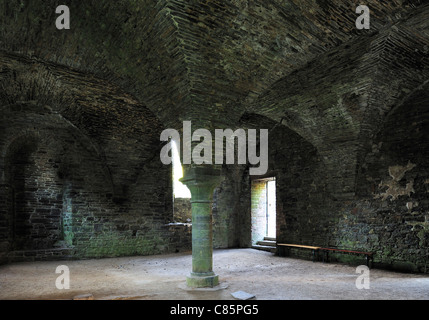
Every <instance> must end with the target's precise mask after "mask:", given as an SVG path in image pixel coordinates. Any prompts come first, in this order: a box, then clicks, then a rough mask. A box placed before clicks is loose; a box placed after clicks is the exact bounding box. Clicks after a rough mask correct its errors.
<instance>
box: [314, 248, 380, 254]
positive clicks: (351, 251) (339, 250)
mask: <svg viewBox="0 0 429 320" xmlns="http://www.w3.org/2000/svg"><path fill="white" fill-rule="evenodd" d="M320 249H321V250H330V251H337V252H347V253H358V254H366V255H373V253H372V252H363V251H354V250H346V249H336V248H320Z"/></svg>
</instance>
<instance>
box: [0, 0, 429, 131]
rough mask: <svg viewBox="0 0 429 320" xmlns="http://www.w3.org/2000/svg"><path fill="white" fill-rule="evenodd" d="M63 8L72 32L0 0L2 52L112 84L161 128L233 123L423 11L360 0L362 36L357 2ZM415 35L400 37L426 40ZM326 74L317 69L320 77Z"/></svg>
mask: <svg viewBox="0 0 429 320" xmlns="http://www.w3.org/2000/svg"><path fill="white" fill-rule="evenodd" d="M63 2H64V3H63V4H66V5H68V6H69V7H70V12H71V30H57V29H56V28H55V20H56V18H57V16H58V15H57V14H55V8H56V6H57V5H58V4H57V1H53V0H50V1H46V0H43V1H42V0H39V1H34V0H33V1H29V0H10V1H3V2H2V3H1V4H0V15H1V20H0V21H1V22H0V24H1V28H0V30H1V31H0V43H1V48H2V49H3V50H6V51H12V52H16V53H20V54H23V55H27V56H32V57H37V58H39V59H42V60H44V61H48V62H52V63H58V64H61V65H65V66H68V67H72V68H75V69H78V70H80V71H84V72H90V73H93V74H94V75H96V76H98V77H100V78H103V79H105V80H108V81H111V82H112V83H114V84H116V85H118V86H119V87H121V88H123V89H124V90H125V91H127V92H128V93H130V94H132V95H133V96H135V97H136V98H137V99H138V100H140V101H141V102H142V103H144V104H145V105H147V106H148V107H149V108H150V109H151V110H152V111H153V112H154V113H155V114H156V115H157V116H158V117H159V118H160V119H161V120H162V121H163V122H164V124H165V125H166V126H170V125H171V126H173V125H178V124H179V123H180V121H182V120H186V119H188V120H189V119H194V120H195V121H197V120H200V121H202V123H205V125H207V126H211V125H213V126H216V125H217V126H221V125H222V126H228V125H232V124H233V123H234V122H235V121H237V120H238V119H239V118H240V117H241V116H242V114H243V113H244V112H245V111H246V110H248V109H250V110H249V111H252V112H258V110H257V109H258V106H253V107H250V106H251V103H252V102H255V100H256V98H257V97H259V96H260V95H261V94H262V93H264V92H265V91H266V90H267V89H269V88H270V87H271V86H272V85H273V84H274V83H276V82H277V81H279V80H280V79H286V80H285V81H289V80H287V79H288V78H289V76H290V75H291V73H292V72H294V71H296V70H298V69H300V68H307V69H308V68H311V66H308V65H307V64H308V63H309V62H311V61H316V62H315V63H316V64H317V59H318V58H319V57H322V59H325V60H326V58H323V57H326V55H327V54H328V53H329V52H330V51H331V50H333V49H335V48H337V47H339V46H341V45H343V44H344V43H347V42H350V41H352V40H353V39H361V38H371V37H374V36H376V35H377V33H379V32H382V31H383V30H385V29H386V28H392V27H393V26H394V25H395V24H397V23H401V22H402V21H406V20H407V19H408V17H412V16H414V15H416V14H419V13H420V12H422V11H424V10H425V12H427V8H426V9H425V8H424V7H423V3H424V1H423V0H412V1H405V0H394V1H375V0H369V1H366V5H367V6H368V7H369V8H370V10H371V29H370V30H357V29H356V27H355V21H356V18H357V17H358V14H356V12H355V10H356V7H357V5H358V4H360V3H359V1H347V2H345V1H340V0H305V1H303V0H299V1H298V0H288V1H279V0H270V1H266V0H264V1H262V0H257V1H250V0H249V1H247V0H246V1H245V0H242V1H238V0H229V1H217V0H213V1H202V0H200V1H177V0H166V1H151V0H140V1H124V0H122V1H114V2H112V1H95V0H94V1H92V0H88V1H63ZM426 18H427V15H426ZM426 20H427V19H426ZM420 21H421V20H420ZM421 22H422V21H421ZM420 26H422V25H421V24H420ZM421 31H422V30H417V29H416V28H415V26H411V27H410V28H409V29H408V30H407V32H411V33H414V35H415V36H420V37H426V39H425V40H427V32H428V31H427V29H425V30H423V31H424V32H426V34H424V33H422V32H421ZM364 46H365V45H364ZM354 50H359V48H354ZM352 54H353V53H352ZM357 55H359V54H357ZM332 59H334V60H335V57H333V58H332ZM327 62H328V63H329V61H327ZM334 62H335V61H334ZM329 69H330V66H327V65H325V66H322V70H316V72H320V77H322V78H323V72H322V71H329ZM292 81H293V80H292ZM296 90H299V88H297V89H296ZM305 90H306V89H305ZM263 107H264V106H260V108H263ZM172 110H174V112H172ZM262 113H263V114H266V115H268V116H270V114H269V113H267V112H265V111H262ZM274 116H275V117H276V118H279V116H280V115H279V114H278V113H276V114H275V115H274Z"/></svg>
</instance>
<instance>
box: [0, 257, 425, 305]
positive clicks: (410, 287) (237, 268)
mask: <svg viewBox="0 0 429 320" xmlns="http://www.w3.org/2000/svg"><path fill="white" fill-rule="evenodd" d="M59 265H66V266H68V268H69V270H70V289H68V290H64V289H63V290H59V289H57V288H56V284H55V283H56V279H57V277H59V276H60V275H59V274H57V273H55V270H56V268H57V266H59ZM190 270H191V255H190V253H180V254H171V255H159V256H148V257H130V258H111V259H101V260H84V261H62V262H55V261H53V262H34V263H15V264H11V265H5V266H0V299H1V300H9V299H13V300H16V299H19V300H32V299H36V300H48V299H61V300H62V299H66V300H69V299H73V298H74V297H76V296H78V295H83V294H92V295H93V297H94V299H95V300H114V299H134V300H193V299H194V300H233V299H234V298H233V297H232V295H231V293H233V292H236V291H244V292H247V293H251V294H253V295H255V298H254V299H255V300H295V299H300V300H307V299H315V300H319V299H323V300H361V299H377V300H385V299H389V300H390V299H394V300H398V299H401V300H402V299H412V300H428V299H429V276H427V275H416V274H403V273H395V272H388V271H384V270H378V269H371V270H370V277H369V280H370V282H369V283H370V288H369V289H358V288H357V287H356V280H357V279H358V277H359V276H360V275H361V274H360V273H359V274H358V273H357V272H356V267H354V266H347V265H339V264H333V263H322V262H315V263H313V262H311V261H305V260H298V259H293V258H284V257H278V256H274V255H273V254H271V253H268V252H264V251H257V250H254V249H230V250H215V252H214V271H215V273H216V274H218V275H219V278H220V281H221V282H222V284H224V285H225V284H227V285H228V287H227V288H226V289H222V290H218V291H188V290H184V289H183V287H184V283H185V279H186V276H187V275H188V274H189V272H190Z"/></svg>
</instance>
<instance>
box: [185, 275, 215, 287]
mask: <svg viewBox="0 0 429 320" xmlns="http://www.w3.org/2000/svg"><path fill="white" fill-rule="evenodd" d="M186 284H187V285H188V287H191V288H213V287H216V286H217V285H218V284H219V277H218V276H217V275H215V274H214V273H213V272H210V273H193V272H192V273H191V275H190V276H188V277H187V278H186Z"/></svg>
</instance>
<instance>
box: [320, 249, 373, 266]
mask: <svg viewBox="0 0 429 320" xmlns="http://www.w3.org/2000/svg"><path fill="white" fill-rule="evenodd" d="M319 249H320V251H322V252H323V262H325V256H326V260H328V257H329V252H338V253H346V254H356V255H364V256H365V258H366V265H367V267H369V268H370V267H372V264H373V262H374V253H373V252H365V251H355V250H348V249H339V248H319ZM370 264H371V265H370Z"/></svg>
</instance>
